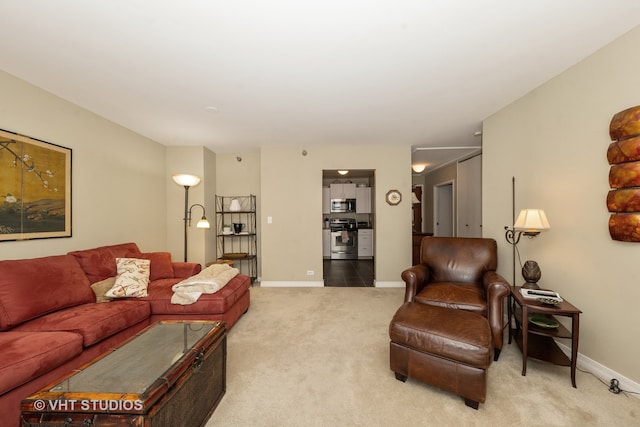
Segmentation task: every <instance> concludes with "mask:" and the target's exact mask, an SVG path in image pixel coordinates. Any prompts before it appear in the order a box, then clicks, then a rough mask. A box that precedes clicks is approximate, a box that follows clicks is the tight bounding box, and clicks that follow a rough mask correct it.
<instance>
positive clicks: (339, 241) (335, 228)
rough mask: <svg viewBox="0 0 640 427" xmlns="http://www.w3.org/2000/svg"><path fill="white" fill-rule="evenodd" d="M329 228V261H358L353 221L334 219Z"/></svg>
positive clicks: (356, 234)
mask: <svg viewBox="0 0 640 427" xmlns="http://www.w3.org/2000/svg"><path fill="white" fill-rule="evenodd" d="M330 227H331V259H358V230H357V229H356V222H355V220H354V219H341V218H335V219H332V220H331V222H330Z"/></svg>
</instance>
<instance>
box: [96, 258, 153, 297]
mask: <svg viewBox="0 0 640 427" xmlns="http://www.w3.org/2000/svg"><path fill="white" fill-rule="evenodd" d="M150 264H151V261H149V260H148V259H138V258H116V267H117V271H118V275H117V276H116V281H115V283H114V285H113V287H112V288H111V289H109V290H108V291H107V293H106V294H105V296H108V297H111V298H123V297H146V296H147V286H148V285H149V273H150Z"/></svg>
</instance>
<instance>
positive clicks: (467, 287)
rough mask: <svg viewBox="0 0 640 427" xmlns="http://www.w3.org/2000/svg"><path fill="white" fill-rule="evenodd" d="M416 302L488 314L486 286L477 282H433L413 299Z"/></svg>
mask: <svg viewBox="0 0 640 427" xmlns="http://www.w3.org/2000/svg"><path fill="white" fill-rule="evenodd" d="M413 300H414V301H415V302H419V303H421V304H428V305H436V306H439V307H446V308H455V309H458V310H466V311H472V312H474V313H478V314H482V315H484V316H486V314H487V298H486V297H485V294H484V288H483V287H482V286H481V285H479V284H476V283H456V282H432V283H429V284H428V285H427V286H425V287H424V289H423V290H422V291H420V292H419V293H418V294H416V296H415V297H414V299H413Z"/></svg>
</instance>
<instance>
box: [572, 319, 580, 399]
mask: <svg viewBox="0 0 640 427" xmlns="http://www.w3.org/2000/svg"><path fill="white" fill-rule="evenodd" d="M579 334H580V314H579V313H575V314H574V315H573V316H572V320H571V384H572V385H573V388H577V386H576V365H577V362H578V336H579Z"/></svg>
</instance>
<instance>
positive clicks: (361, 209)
mask: <svg viewBox="0 0 640 427" xmlns="http://www.w3.org/2000/svg"><path fill="white" fill-rule="evenodd" d="M356 213H371V187H356Z"/></svg>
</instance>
